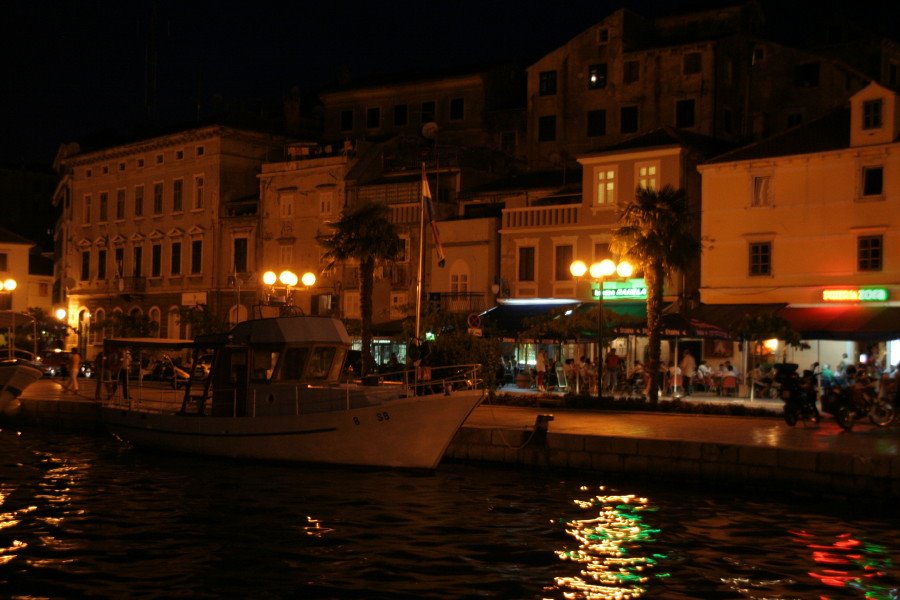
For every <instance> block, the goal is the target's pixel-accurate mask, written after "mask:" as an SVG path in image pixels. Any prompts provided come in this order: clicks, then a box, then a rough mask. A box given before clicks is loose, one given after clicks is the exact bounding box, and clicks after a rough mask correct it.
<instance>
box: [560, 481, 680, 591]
mask: <svg viewBox="0 0 900 600" xmlns="http://www.w3.org/2000/svg"><path fill="white" fill-rule="evenodd" d="M588 489H589V488H587V487H582V488H581V491H588ZM599 491H600V492H604V491H605V488H603V487H602V486H601V487H600V488H599ZM575 504H576V506H578V507H579V508H581V509H583V510H585V511H589V512H590V513H591V516H589V517H588V518H585V519H575V520H571V521H568V522H566V533H567V534H568V535H570V536H572V537H573V538H575V540H576V541H577V542H578V547H577V548H574V549H566V550H559V551H557V556H559V558H560V559H561V560H564V561H572V562H575V563H578V564H580V565H581V567H582V568H581V571H580V572H579V575H577V576H572V577H557V578H556V586H557V589H559V590H561V591H563V592H564V596H565V597H566V598H591V599H594V598H613V599H617V600H618V599H628V598H640V597H641V596H643V595H644V593H645V592H646V591H647V587H648V586H647V584H648V582H649V581H650V578H651V577H667V576H668V574H666V573H661V572H658V573H653V570H654V569H655V568H656V567H657V566H658V562H659V561H660V560H662V559H665V558H666V557H665V555H663V554H659V553H654V552H653V550H652V548H653V544H654V542H656V535H657V534H658V533H659V531H660V530H659V529H656V528H654V527H652V526H650V525H649V524H648V523H646V522H645V520H644V517H645V514H646V513H652V512H655V511H656V508H654V507H653V506H652V505H651V504H650V503H649V501H648V500H647V498H641V497H638V496H635V495H633V494H628V495H618V494H598V495H595V496H594V497H592V498H590V499H588V500H579V499H576V500H575Z"/></svg>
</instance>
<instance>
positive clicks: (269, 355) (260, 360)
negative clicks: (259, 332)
mask: <svg viewBox="0 0 900 600" xmlns="http://www.w3.org/2000/svg"><path fill="white" fill-rule="evenodd" d="M279 354H280V352H275V351H273V350H266V349H262V348H257V349H254V350H253V375H252V377H251V381H269V380H270V379H271V378H272V373H273V372H274V371H275V365H276V364H278V356H279Z"/></svg>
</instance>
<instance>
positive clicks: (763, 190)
mask: <svg viewBox="0 0 900 600" xmlns="http://www.w3.org/2000/svg"><path fill="white" fill-rule="evenodd" d="M771 183H772V177H771V176H770V175H754V177H753V198H751V199H750V206H772V198H771V196H770V192H769V190H770V189H771Z"/></svg>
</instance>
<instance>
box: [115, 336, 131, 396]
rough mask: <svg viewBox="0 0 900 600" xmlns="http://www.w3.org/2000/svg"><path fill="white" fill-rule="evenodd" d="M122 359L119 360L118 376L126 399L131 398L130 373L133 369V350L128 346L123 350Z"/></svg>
mask: <svg viewBox="0 0 900 600" xmlns="http://www.w3.org/2000/svg"><path fill="white" fill-rule="evenodd" d="M121 356H122V360H121V361H120V362H119V372H118V374H117V378H118V380H119V382H120V383H121V384H122V397H123V398H125V399H126V400H127V399H129V398H131V395H130V394H129V393H128V373H129V371H131V351H130V350H129V349H128V348H125V349H124V350H122V355H121Z"/></svg>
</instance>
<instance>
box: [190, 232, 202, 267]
mask: <svg viewBox="0 0 900 600" xmlns="http://www.w3.org/2000/svg"><path fill="white" fill-rule="evenodd" d="M202 270H203V240H194V241H192V242H191V274H193V275H196V274H198V273H200V272H201V271H202Z"/></svg>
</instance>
